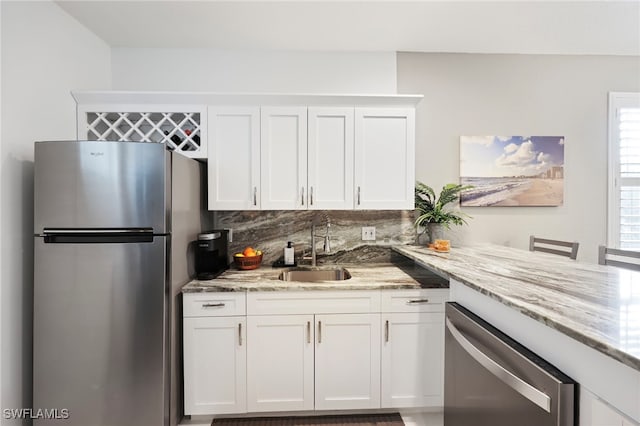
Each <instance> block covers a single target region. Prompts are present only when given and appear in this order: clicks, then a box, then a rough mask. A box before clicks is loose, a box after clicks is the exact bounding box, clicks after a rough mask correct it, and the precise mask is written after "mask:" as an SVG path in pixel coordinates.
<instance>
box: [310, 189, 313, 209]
mask: <svg viewBox="0 0 640 426" xmlns="http://www.w3.org/2000/svg"><path fill="white" fill-rule="evenodd" d="M309 197H310V198H311V202H310V203H309V205H311V206H312V205H313V186H312V187H311V189H309Z"/></svg>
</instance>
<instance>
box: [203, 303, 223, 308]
mask: <svg viewBox="0 0 640 426" xmlns="http://www.w3.org/2000/svg"><path fill="white" fill-rule="evenodd" d="M202 307H203V308H223V307H224V303H203V304H202Z"/></svg>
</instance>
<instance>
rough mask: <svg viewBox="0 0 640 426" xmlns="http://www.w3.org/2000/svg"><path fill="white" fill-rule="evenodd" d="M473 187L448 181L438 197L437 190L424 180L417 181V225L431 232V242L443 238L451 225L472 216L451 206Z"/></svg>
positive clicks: (464, 221)
mask: <svg viewBox="0 0 640 426" xmlns="http://www.w3.org/2000/svg"><path fill="white" fill-rule="evenodd" d="M471 188H473V186H472V185H461V184H457V183H447V184H445V185H444V186H443V187H442V190H441V191H440V195H439V196H437V197H436V193H435V191H434V190H433V189H432V188H431V187H430V186H429V185H425V184H424V183H422V182H419V181H416V189H415V204H416V210H417V212H418V218H417V219H416V221H415V225H416V227H422V228H424V231H422V232H423V233H424V232H425V231H426V232H428V233H429V242H430V243H433V242H434V241H435V240H436V239H443V238H442V237H443V236H444V234H443V233H444V229H451V225H463V224H466V223H467V221H466V220H465V218H470V217H471V216H469V215H467V214H465V213H463V212H461V211H460V210H453V209H452V207H451V206H449V205H450V204H451V203H453V202H454V201H457V200H458V196H459V195H460V193H461V192H462V191H465V190H467V189H471Z"/></svg>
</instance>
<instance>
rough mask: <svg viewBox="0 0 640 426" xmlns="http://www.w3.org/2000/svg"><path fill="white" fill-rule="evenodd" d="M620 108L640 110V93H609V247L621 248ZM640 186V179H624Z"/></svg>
mask: <svg viewBox="0 0 640 426" xmlns="http://www.w3.org/2000/svg"><path fill="white" fill-rule="evenodd" d="M620 108H640V93H631V92H626V93H622V92H611V93H609V167H608V169H609V183H608V195H607V201H608V203H607V204H608V206H609V210H608V212H607V216H608V217H607V224H608V227H607V246H608V247H620V186H621V185H620V184H621V182H620V138H619V136H620V129H619V122H618V111H619V110H620ZM624 180H625V181H630V183H631V184H633V185H635V186H640V178H624Z"/></svg>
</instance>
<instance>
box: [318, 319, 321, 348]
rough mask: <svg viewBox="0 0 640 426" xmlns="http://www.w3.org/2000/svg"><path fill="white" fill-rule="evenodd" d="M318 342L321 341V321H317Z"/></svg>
mask: <svg viewBox="0 0 640 426" xmlns="http://www.w3.org/2000/svg"><path fill="white" fill-rule="evenodd" d="M318 343H322V321H318Z"/></svg>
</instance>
